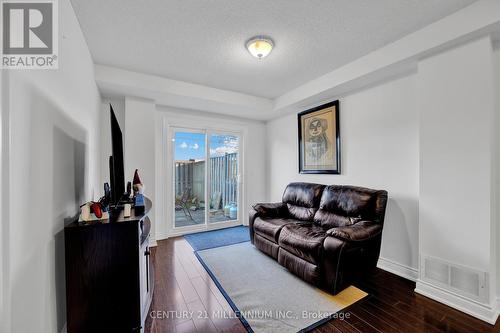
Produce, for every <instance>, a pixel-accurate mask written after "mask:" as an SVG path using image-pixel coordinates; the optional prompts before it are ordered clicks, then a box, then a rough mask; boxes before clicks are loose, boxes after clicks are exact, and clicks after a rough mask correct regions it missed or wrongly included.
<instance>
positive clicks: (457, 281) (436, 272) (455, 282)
mask: <svg viewBox="0 0 500 333" xmlns="http://www.w3.org/2000/svg"><path fill="white" fill-rule="evenodd" d="M422 259H423V260H422V273H423V274H422V278H423V279H424V280H426V281H428V282H429V283H432V284H435V285H438V286H441V287H442V288H445V289H448V290H450V291H452V292H454V293H457V294H459V295H462V296H464V297H468V298H471V299H473V300H476V301H479V302H482V303H488V299H489V295H488V273H487V272H481V271H478V270H475V269H472V268H469V267H465V266H461V265H457V264H453V263H450V262H447V261H444V260H442V259H437V258H434V257H430V256H424V257H423V258H422Z"/></svg>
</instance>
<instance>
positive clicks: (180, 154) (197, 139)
mask: <svg viewBox="0 0 500 333" xmlns="http://www.w3.org/2000/svg"><path fill="white" fill-rule="evenodd" d="M174 143H175V156H174V158H175V159H176V160H189V159H195V160H201V159H204V158H205V149H206V147H205V134H204V133H188V132H176V133H175V141H174ZM237 149H238V138H237V137H236V136H233V135H216V134H212V135H211V136H210V156H221V155H224V154H225V153H232V152H236V151H237Z"/></svg>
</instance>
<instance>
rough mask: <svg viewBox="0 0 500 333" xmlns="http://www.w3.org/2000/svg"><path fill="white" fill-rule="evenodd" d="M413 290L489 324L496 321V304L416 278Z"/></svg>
mask: <svg viewBox="0 0 500 333" xmlns="http://www.w3.org/2000/svg"><path fill="white" fill-rule="evenodd" d="M415 292H416V293H418V294H420V295H423V296H425V297H428V298H431V299H433V300H435V301H438V302H440V303H443V304H446V305H448V306H450V307H452V308H454V309H457V310H459V311H462V312H464V313H467V314H469V315H471V316H473V317H476V318H478V319H481V320H483V321H485V322H487V323H489V324H492V325H494V324H495V322H496V321H497V318H498V306H496V307H495V308H491V307H490V306H489V305H487V304H483V303H479V302H476V301H473V300H471V299H468V298H465V297H463V296H461V295H458V294H456V293H454V292H451V291H449V290H446V289H443V288H440V287H437V286H434V285H432V284H430V283H428V282H426V281H422V280H417V286H416V288H415ZM497 303H498V301H497Z"/></svg>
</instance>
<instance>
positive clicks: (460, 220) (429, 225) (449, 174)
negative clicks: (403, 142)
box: [418, 39, 493, 271]
mask: <svg viewBox="0 0 500 333" xmlns="http://www.w3.org/2000/svg"><path fill="white" fill-rule="evenodd" d="M491 70H492V60H491V44H490V42H489V39H481V40H479V41H476V42H474V43H469V44H466V45H464V46H461V47H458V48H455V49H452V50H450V51H447V52H443V53H442V54H439V55H437V56H434V57H431V58H429V59H425V60H423V61H421V62H420V64H419V74H418V90H419V95H418V101H419V106H418V108H419V113H420V150H421V170H420V236H421V239H420V242H421V252H422V253H423V254H427V255H431V256H435V257H438V258H441V259H445V260H448V261H451V262H454V263H458V264H462V265H466V266H469V267H473V268H477V269H479V270H481V271H489V265H490V261H489V260H490V239H489V235H490V226H491V218H492V217H491V202H490V194H491V186H492V184H491V181H492V178H491V166H492V156H491V152H492V146H491V142H490V140H491V135H492V131H491V125H492V123H491V122H492V116H493V104H492V103H493V96H492V81H491Z"/></svg>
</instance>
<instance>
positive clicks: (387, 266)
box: [377, 257, 418, 281]
mask: <svg viewBox="0 0 500 333" xmlns="http://www.w3.org/2000/svg"><path fill="white" fill-rule="evenodd" d="M377 267H378V268H380V269H383V270H384V271H387V272H389V273H392V274H396V275H398V276H401V277H403V278H405V279H408V280H411V281H417V279H418V269H416V268H413V267H410V266H406V265H403V264H400V263H398V262H395V261H392V260H390V259H386V258H382V257H379V258H378V263H377Z"/></svg>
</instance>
